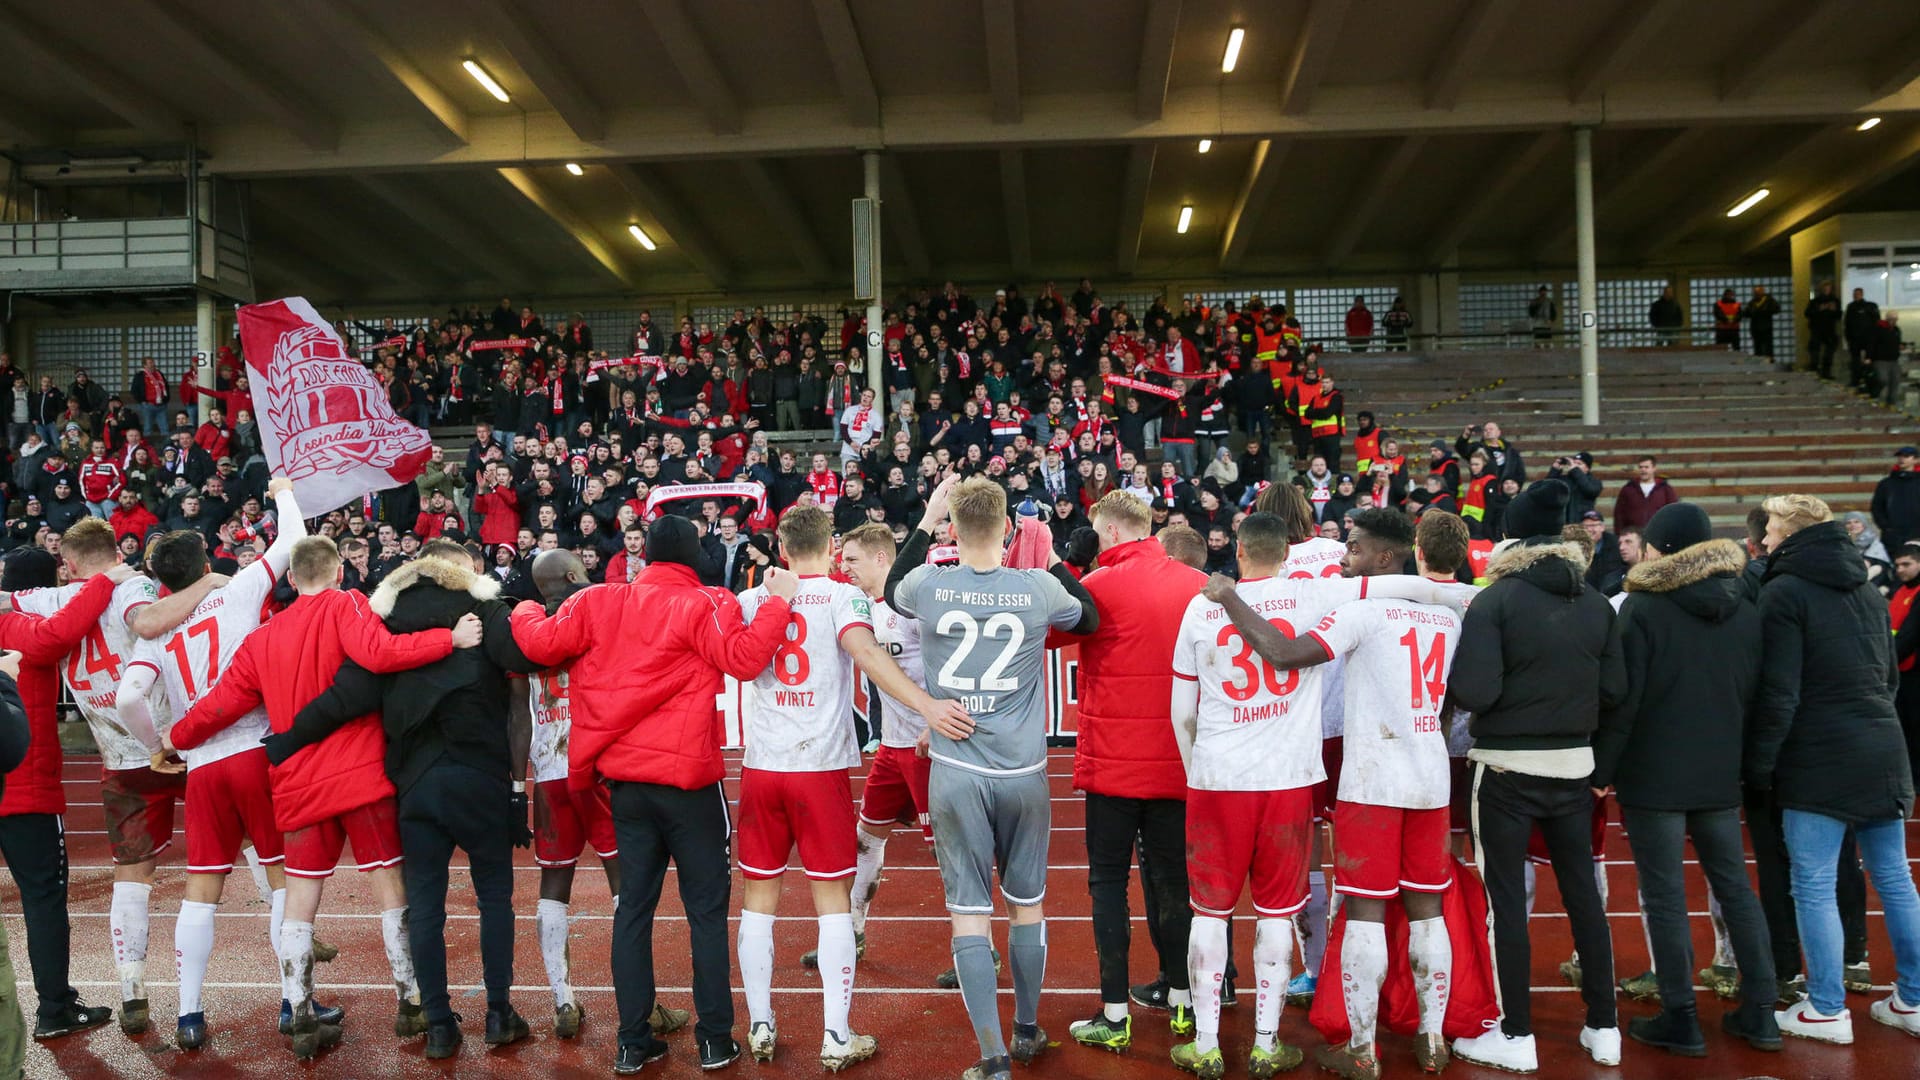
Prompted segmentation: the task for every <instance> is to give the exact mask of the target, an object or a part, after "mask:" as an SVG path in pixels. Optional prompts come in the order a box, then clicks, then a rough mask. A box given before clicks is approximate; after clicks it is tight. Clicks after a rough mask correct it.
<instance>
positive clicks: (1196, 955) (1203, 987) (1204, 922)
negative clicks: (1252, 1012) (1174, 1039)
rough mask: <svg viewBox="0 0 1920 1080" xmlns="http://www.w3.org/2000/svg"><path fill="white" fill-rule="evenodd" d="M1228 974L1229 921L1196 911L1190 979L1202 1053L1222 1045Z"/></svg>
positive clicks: (1190, 932)
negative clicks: (1224, 984)
mask: <svg viewBox="0 0 1920 1080" xmlns="http://www.w3.org/2000/svg"><path fill="white" fill-rule="evenodd" d="M1226 975H1227V921H1226V920H1225V919H1216V918H1214V917H1213V916H1211V915H1195V916H1194V917H1193V928H1192V929H1190V930H1188V931H1187V982H1188V983H1189V984H1190V985H1191V986H1192V988H1193V990H1192V993H1193V1027H1194V1032H1195V1036H1194V1042H1195V1043H1196V1044H1197V1048H1198V1049H1199V1051H1200V1052H1201V1053H1203V1054H1204V1053H1206V1052H1208V1051H1210V1050H1214V1049H1217V1048H1218V1047H1219V1046H1220V984H1221V982H1222V981H1223V980H1225V978H1226Z"/></svg>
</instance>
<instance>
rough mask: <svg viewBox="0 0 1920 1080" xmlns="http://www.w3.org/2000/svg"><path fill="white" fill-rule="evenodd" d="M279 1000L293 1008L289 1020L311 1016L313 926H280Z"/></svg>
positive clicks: (296, 922)
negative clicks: (280, 998)
mask: <svg viewBox="0 0 1920 1080" xmlns="http://www.w3.org/2000/svg"><path fill="white" fill-rule="evenodd" d="M280 996H281V997H283V998H286V999H287V1000H288V1001H289V1002H292V1004H293V1019H294V1022H295V1023H299V1021H300V1019H301V1018H302V1017H303V1016H311V1015H313V924H312V923H310V922H301V921H300V920H298V919H287V920H286V921H284V922H282V923H281V924H280Z"/></svg>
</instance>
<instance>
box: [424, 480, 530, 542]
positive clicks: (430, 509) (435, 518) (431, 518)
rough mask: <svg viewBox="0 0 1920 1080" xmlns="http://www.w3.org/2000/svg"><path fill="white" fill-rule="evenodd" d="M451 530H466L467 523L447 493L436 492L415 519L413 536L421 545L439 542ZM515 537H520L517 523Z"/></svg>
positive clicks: (428, 498) (430, 496)
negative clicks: (443, 534)
mask: <svg viewBox="0 0 1920 1080" xmlns="http://www.w3.org/2000/svg"><path fill="white" fill-rule="evenodd" d="M449 528H457V529H461V530H465V529H466V523H465V521H464V520H463V519H462V518H461V517H460V512H459V511H458V510H455V509H454V508H453V504H452V503H450V502H448V501H447V493H446V492H444V491H436V492H434V493H433V494H432V495H429V496H427V508H426V509H425V510H422V511H420V515H419V516H418V517H416V518H415V519H414V522H413V534H414V535H415V536H418V537H419V538H420V541H421V543H425V542H427V541H428V540H438V539H439V538H440V535H441V534H442V533H444V532H446V531H447V530H448V529H449ZM514 535H515V536H516V537H517V536H518V535H519V529H518V528H517V523H516V528H515V529H514ZM509 543H511V541H509Z"/></svg>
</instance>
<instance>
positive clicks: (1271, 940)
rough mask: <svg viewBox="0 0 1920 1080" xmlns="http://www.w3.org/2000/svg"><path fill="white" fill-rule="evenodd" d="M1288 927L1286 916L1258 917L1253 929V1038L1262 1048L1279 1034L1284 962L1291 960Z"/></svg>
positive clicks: (1271, 1044) (1284, 991)
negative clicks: (1278, 917)
mask: <svg viewBox="0 0 1920 1080" xmlns="http://www.w3.org/2000/svg"><path fill="white" fill-rule="evenodd" d="M1291 929H1292V928H1291V926H1290V925H1289V920H1287V919H1260V920H1258V921H1257V922H1255V923H1254V929H1253V981H1254V985H1255V986H1257V987H1259V990H1258V991H1257V992H1256V993H1255V995H1254V1005H1253V1038H1254V1041H1255V1042H1256V1043H1258V1044H1259V1046H1260V1049H1262V1050H1272V1049H1273V1047H1274V1043H1275V1040H1277V1039H1278V1038H1279V1033H1280V1010H1281V1009H1283V1008H1284V1007H1285V1006H1286V1004H1287V980H1288V979H1289V978H1290V977H1291V975H1290V973H1289V972H1288V971H1287V966H1288V963H1289V962H1290V961H1291V960H1292V959H1293V947H1292V946H1293V942H1292V941H1290V940H1289V938H1290V937H1291Z"/></svg>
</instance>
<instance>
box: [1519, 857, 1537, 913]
mask: <svg viewBox="0 0 1920 1080" xmlns="http://www.w3.org/2000/svg"><path fill="white" fill-rule="evenodd" d="M1521 866H1522V867H1524V869H1523V870H1522V871H1521V876H1522V877H1524V878H1525V879H1526V882H1527V918H1529V919H1531V918H1533V884H1534V881H1535V880H1536V879H1537V875H1538V874H1539V872H1540V871H1539V868H1538V867H1536V866H1534V865H1533V860H1532V859H1528V860H1527V861H1526V862H1524V863H1522V864H1521Z"/></svg>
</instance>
